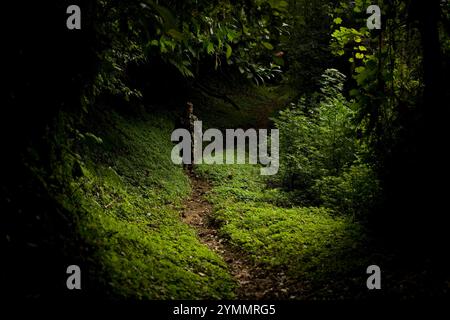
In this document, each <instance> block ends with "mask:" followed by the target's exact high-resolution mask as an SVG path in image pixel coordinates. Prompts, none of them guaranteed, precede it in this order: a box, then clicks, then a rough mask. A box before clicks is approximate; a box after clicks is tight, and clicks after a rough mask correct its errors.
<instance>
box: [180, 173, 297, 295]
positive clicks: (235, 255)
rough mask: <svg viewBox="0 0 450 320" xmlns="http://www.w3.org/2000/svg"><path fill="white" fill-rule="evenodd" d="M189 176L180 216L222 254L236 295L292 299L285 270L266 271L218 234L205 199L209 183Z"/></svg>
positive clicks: (209, 187)
mask: <svg viewBox="0 0 450 320" xmlns="http://www.w3.org/2000/svg"><path fill="white" fill-rule="evenodd" d="M190 179H191V183H192V189H193V192H192V196H191V198H190V199H188V200H187V201H186V203H185V209H184V211H183V215H182V219H183V221H184V222H185V223H187V224H189V225H191V226H192V227H194V228H195V229H196V230H197V233H198V237H199V239H200V241H201V242H202V243H203V244H205V245H207V246H208V247H209V248H210V249H211V250H214V251H215V252H216V253H218V254H219V255H220V256H222V257H223V259H224V261H225V262H226V263H227V264H228V266H229V271H230V273H231V274H232V276H233V277H234V278H235V280H236V282H237V284H238V288H237V292H236V295H237V298H238V299H246V300H258V299H271V298H272V299H288V298H294V297H289V295H288V290H287V289H286V286H287V283H286V282H287V279H286V276H285V275H284V272H282V271H280V272H271V273H270V274H269V273H268V272H267V271H265V270H263V269H262V268H260V267H258V266H257V265H255V264H253V263H252V262H251V261H250V260H249V259H247V258H246V257H245V256H244V255H243V254H242V253H240V252H238V251H237V250H236V249H234V248H232V247H231V245H230V244H228V243H227V242H226V240H225V239H223V238H221V237H220V236H219V232H218V229H217V228H218V227H217V226H215V225H214V223H213V219H212V218H211V214H212V211H213V208H212V205H211V204H210V203H209V202H208V201H207V200H206V198H205V196H206V194H207V193H208V192H209V191H210V190H211V186H210V184H209V183H208V182H207V181H205V180H202V179H200V178H197V177H195V176H194V175H191V176H190Z"/></svg>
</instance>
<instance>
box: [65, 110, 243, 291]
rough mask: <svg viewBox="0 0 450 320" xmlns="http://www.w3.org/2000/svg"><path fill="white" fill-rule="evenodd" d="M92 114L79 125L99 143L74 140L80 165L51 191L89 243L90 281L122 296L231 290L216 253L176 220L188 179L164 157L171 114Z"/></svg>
mask: <svg viewBox="0 0 450 320" xmlns="http://www.w3.org/2000/svg"><path fill="white" fill-rule="evenodd" d="M92 121H93V123H92V124H87V125H86V130H90V131H91V133H92V134H93V135H95V136H96V137H98V138H100V139H101V141H102V143H89V142H88V141H84V140H83V141H82V142H80V143H78V146H77V147H76V148H75V149H76V150H75V151H76V152H77V153H78V155H79V159H80V160H78V166H79V167H80V170H79V171H80V173H79V174H78V175H77V176H76V177H74V178H73V180H72V181H70V192H65V193H64V194H62V195H61V196H60V198H59V201H60V202H61V204H62V205H63V206H64V207H65V208H66V209H68V210H69V211H70V212H73V214H74V215H76V218H75V220H77V225H78V229H79V233H80V236H81V238H82V239H83V242H84V243H86V246H87V247H88V248H90V251H91V252H90V253H89V255H87V256H86V257H85V258H86V259H87V260H88V263H89V264H90V265H92V266H95V270H89V272H90V274H91V276H90V279H91V280H94V279H95V280H94V281H95V283H94V284H92V283H91V286H93V285H96V286H100V287H101V288H102V293H104V294H105V295H107V296H110V297H115V298H125V299H224V298H232V297H233V296H234V294H233V291H234V285H235V283H234V281H233V280H232V278H231V276H230V275H229V273H228V270H227V266H226V264H225V263H224V262H223V260H222V258H221V257H219V256H218V255H217V254H215V253H214V252H212V251H211V250H209V249H208V248H207V247H206V246H205V245H202V244H201V243H200V242H199V240H198V237H197V235H196V233H195V231H194V230H192V228H190V227H189V226H187V225H186V224H184V223H183V222H181V219H180V211H181V209H182V202H183V200H184V199H186V198H187V197H189V195H190V191H191V187H190V184H189V179H188V178H187V176H186V175H185V174H184V172H183V170H182V168H181V167H179V166H176V165H174V164H173V163H172V162H171V159H170V152H171V149H172V147H173V144H172V143H171V141H170V134H171V130H172V129H173V128H172V126H173V125H172V122H170V120H169V119H167V118H165V117H163V116H154V117H152V116H150V115H145V114H144V115H142V116H140V117H139V118H136V117H130V116H128V117H124V116H121V115H119V114H116V113H108V114H103V115H102V116H101V117H99V118H98V119H93V120H92Z"/></svg>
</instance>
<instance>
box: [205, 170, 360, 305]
mask: <svg viewBox="0 0 450 320" xmlns="http://www.w3.org/2000/svg"><path fill="white" fill-rule="evenodd" d="M197 172H198V174H200V175H201V176H203V177H205V178H207V179H209V180H210V181H211V182H212V184H213V186H214V188H213V189H212V191H211V193H210V195H209V199H210V201H211V202H212V203H213V204H214V209H215V210H214V220H215V221H216V222H217V223H218V225H219V226H220V231H221V234H222V235H223V236H224V237H225V238H227V239H228V240H229V242H230V243H231V244H232V245H233V246H235V247H236V249H238V250H242V252H243V253H245V254H246V255H248V256H249V257H250V258H251V259H253V260H254V261H255V262H256V263H258V264H260V265H261V266H263V267H264V268H266V269H268V270H283V271H285V272H286V274H288V275H289V276H290V277H291V278H292V279H298V282H299V284H301V285H302V286H303V288H304V290H306V291H305V292H306V296H308V298H311V297H312V298H319V299H321V298H333V299H334V298H343V297H344V298H345V297H347V298H352V297H354V295H359V294H364V288H363V286H364V284H365V278H364V275H365V273H364V272H365V268H366V267H367V266H368V261H367V258H366V257H367V255H365V253H364V245H363V242H364V236H363V230H362V228H361V227H360V226H359V225H358V224H356V223H354V222H352V221H351V220H349V219H348V218H345V217H339V216H336V215H335V214H334V213H333V212H332V211H330V210H328V209H326V208H322V207H295V206H292V205H289V195H287V194H285V193H284V192H283V191H281V190H278V189H272V188H268V187H267V184H266V181H265V178H264V177H262V176H260V175H259V167H257V166H252V165H220V166H211V165H201V166H199V167H198V168H197ZM279 204H283V206H280V205H279Z"/></svg>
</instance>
